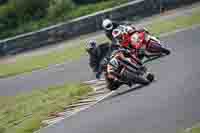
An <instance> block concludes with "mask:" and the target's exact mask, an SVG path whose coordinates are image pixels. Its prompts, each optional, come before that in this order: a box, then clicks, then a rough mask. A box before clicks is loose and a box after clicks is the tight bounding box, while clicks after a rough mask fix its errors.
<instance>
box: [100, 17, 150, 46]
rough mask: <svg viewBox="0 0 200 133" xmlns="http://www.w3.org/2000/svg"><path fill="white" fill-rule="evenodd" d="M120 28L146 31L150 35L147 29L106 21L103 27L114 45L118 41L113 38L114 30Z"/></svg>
mask: <svg viewBox="0 0 200 133" xmlns="http://www.w3.org/2000/svg"><path fill="white" fill-rule="evenodd" d="M119 26H122V27H124V28H125V27H127V26H129V27H131V28H132V29H133V30H136V31H145V32H146V33H148V31H147V29H145V28H136V27H135V26H133V25H132V24H126V23H122V22H117V21H112V20H110V19H104V20H103V22H102V27H103V29H104V32H105V34H106V36H107V37H108V38H109V39H110V40H111V42H112V44H115V43H116V40H115V39H114V38H113V35H112V32H113V30H114V29H116V28H118V27H119Z"/></svg>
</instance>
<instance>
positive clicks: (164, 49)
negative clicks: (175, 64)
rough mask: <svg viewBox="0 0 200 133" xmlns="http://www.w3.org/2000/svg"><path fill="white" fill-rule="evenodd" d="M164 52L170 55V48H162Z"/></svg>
mask: <svg viewBox="0 0 200 133" xmlns="http://www.w3.org/2000/svg"><path fill="white" fill-rule="evenodd" d="M161 51H162V53H164V54H166V55H169V54H170V53H171V52H170V50H168V49H166V48H161Z"/></svg>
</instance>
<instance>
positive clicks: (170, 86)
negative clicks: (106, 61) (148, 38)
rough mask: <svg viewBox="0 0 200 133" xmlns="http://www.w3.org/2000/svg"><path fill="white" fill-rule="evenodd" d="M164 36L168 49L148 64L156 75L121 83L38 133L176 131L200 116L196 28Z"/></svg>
mask: <svg viewBox="0 0 200 133" xmlns="http://www.w3.org/2000/svg"><path fill="white" fill-rule="evenodd" d="M162 40H164V41H165V43H166V44H168V46H170V48H171V51H172V54H171V55H169V56H166V57H163V58H160V59H157V60H154V61H152V62H150V63H149V64H148V66H149V67H150V69H151V70H152V71H153V72H155V75H156V77H157V81H155V82H154V83H152V84H151V85H149V86H146V87H142V88H132V89H128V88H126V87H122V88H121V90H119V91H118V93H116V94H115V95H113V96H112V97H109V98H107V99H105V100H104V101H103V102H101V103H99V104H97V105H96V106H95V107H92V108H90V109H88V110H85V111H83V112H81V113H79V114H77V115H76V116H74V117H71V118H69V119H65V120H64V121H62V122H60V123H57V124H55V125H53V126H50V127H48V128H45V129H43V130H41V133H177V130H178V129H183V128H187V127H191V126H192V125H193V124H194V123H196V122H197V121H199V120H200V102H199V101H200V97H199V96H200V52H199V51H200V28H196V29H192V30H188V31H184V32H180V33H177V34H176V35H170V36H168V37H165V38H162ZM87 75H88V74H87Z"/></svg>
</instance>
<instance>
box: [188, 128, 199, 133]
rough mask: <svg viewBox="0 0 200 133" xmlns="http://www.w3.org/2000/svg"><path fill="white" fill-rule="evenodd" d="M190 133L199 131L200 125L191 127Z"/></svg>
mask: <svg viewBox="0 0 200 133" xmlns="http://www.w3.org/2000/svg"><path fill="white" fill-rule="evenodd" d="M190 133H200V127H195V128H192V130H191V132H190Z"/></svg>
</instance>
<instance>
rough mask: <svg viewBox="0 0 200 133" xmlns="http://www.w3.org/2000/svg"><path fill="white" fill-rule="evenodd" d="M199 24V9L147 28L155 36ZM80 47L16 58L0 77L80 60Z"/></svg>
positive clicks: (1, 67)
mask: <svg viewBox="0 0 200 133" xmlns="http://www.w3.org/2000/svg"><path fill="white" fill-rule="evenodd" d="M196 24H200V9H197V10H194V11H193V14H192V15H191V16H184V17H177V18H176V19H174V20H171V21H162V20H155V21H154V22H152V23H151V24H150V25H148V26H147V28H148V29H149V30H150V31H151V32H153V34H155V35H158V36H159V35H160V34H161V33H166V32H171V31H174V30H176V29H181V28H185V27H190V26H192V25H196ZM105 41H107V39H106V37H105V36H101V37H100V38H98V42H99V43H101V42H105ZM77 43H80V45H78V46H76V47H72V48H65V49H64V50H63V51H61V52H52V53H48V54H46V55H40V56H33V57H22V58H17V60H16V62H15V63H13V64H1V65H0V77H7V76H11V75H17V74H20V73H24V72H30V71H33V70H36V69H40V68H45V67H47V66H49V65H51V64H57V63H63V62H65V61H67V60H75V59H80V57H81V56H83V55H85V54H86V53H85V51H84V43H85V40H84V39H83V40H81V41H80V42H78V41H77Z"/></svg>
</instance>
